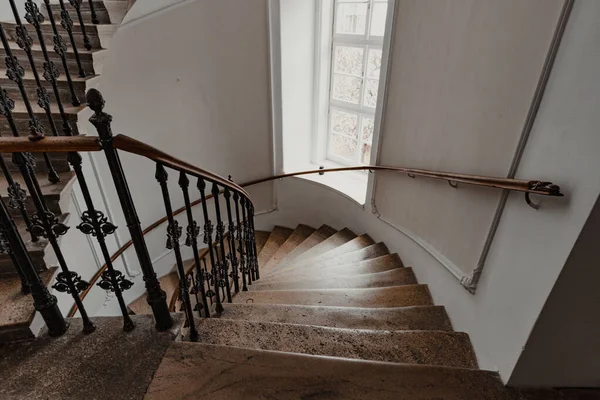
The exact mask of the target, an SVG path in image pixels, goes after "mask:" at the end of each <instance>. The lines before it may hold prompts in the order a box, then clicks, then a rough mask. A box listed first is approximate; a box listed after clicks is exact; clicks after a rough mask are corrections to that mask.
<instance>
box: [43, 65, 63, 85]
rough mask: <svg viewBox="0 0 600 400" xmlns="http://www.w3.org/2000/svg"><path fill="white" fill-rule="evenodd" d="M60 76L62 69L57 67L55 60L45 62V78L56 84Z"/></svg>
mask: <svg viewBox="0 0 600 400" xmlns="http://www.w3.org/2000/svg"><path fill="white" fill-rule="evenodd" d="M59 77H60V71H59V70H58V68H56V64H54V61H47V62H45V63H44V79H46V80H47V81H48V82H50V83H52V84H56V80H57V79H58V78H59Z"/></svg>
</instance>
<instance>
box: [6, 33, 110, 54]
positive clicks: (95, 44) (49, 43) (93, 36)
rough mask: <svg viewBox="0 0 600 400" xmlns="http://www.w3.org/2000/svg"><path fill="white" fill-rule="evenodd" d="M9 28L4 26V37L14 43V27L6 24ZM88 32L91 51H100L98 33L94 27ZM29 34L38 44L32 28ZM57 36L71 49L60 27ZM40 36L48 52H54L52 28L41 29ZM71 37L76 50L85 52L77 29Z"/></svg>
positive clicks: (15, 37)
mask: <svg viewBox="0 0 600 400" xmlns="http://www.w3.org/2000/svg"><path fill="white" fill-rule="evenodd" d="M6 25H9V26H6V27H5V29H6V35H7V36H8V39H9V40H12V41H16V40H17V36H16V34H15V27H14V26H10V24H6ZM89 28H90V29H89V30H86V33H87V35H88V38H89V39H90V44H91V45H92V49H101V48H102V46H101V45H100V37H99V36H98V31H97V29H96V28H95V27H94V26H90V27H89ZM28 30H29V33H30V35H31V37H32V39H33V42H34V43H36V44H39V38H38V37H37V34H35V31H33V27H28ZM59 34H60V35H61V36H62V38H63V39H64V41H65V43H67V45H68V46H69V48H71V47H72V46H71V41H70V38H69V36H68V34H67V32H66V31H65V30H64V29H63V28H62V27H61V28H60V29H59ZM42 36H43V38H44V42H45V44H46V47H47V48H48V52H54V32H52V28H51V27H50V26H44V27H43V29H42ZM73 37H74V39H75V44H76V45H77V48H78V49H81V51H84V50H85V46H84V41H83V35H82V34H81V32H80V29H79V27H76V26H74V27H73ZM25 61H26V60H25V59H24V60H23V61H22V63H24V62H25Z"/></svg>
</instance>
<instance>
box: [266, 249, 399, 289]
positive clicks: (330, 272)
mask: <svg viewBox="0 0 600 400" xmlns="http://www.w3.org/2000/svg"><path fill="white" fill-rule="evenodd" d="M403 267H404V265H403V264H402V261H401V260H400V257H399V256H398V254H386V255H383V256H379V257H376V258H371V259H368V260H364V261H359V262H355V263H349V264H341V265H336V266H331V267H329V268H321V267H319V266H316V267H312V266H310V265H308V266H305V267H304V268H302V269H298V270H293V271H289V272H287V273H286V274H280V275H274V274H273V275H266V276H265V277H261V280H260V283H271V282H279V281H284V280H285V281H287V280H290V279H308V278H311V277H314V276H315V274H318V276H319V278H332V277H336V276H339V275H364V274H372V273H377V272H384V271H389V270H392V269H396V268H403Z"/></svg>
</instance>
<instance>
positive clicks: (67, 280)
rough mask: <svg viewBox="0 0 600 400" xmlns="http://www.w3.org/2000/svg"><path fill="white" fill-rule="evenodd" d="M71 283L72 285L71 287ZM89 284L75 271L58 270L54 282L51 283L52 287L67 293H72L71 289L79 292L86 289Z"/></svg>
mask: <svg viewBox="0 0 600 400" xmlns="http://www.w3.org/2000/svg"><path fill="white" fill-rule="evenodd" d="M71 284H72V285H73V287H71ZM89 286H90V284H89V283H88V282H86V281H84V280H83V279H81V276H79V274H77V272H75V271H68V272H64V271H63V272H59V274H58V275H57V276H56V283H55V284H54V285H52V287H53V288H54V289H56V290H57V291H59V292H61V293H67V294H73V290H75V292H76V293H77V294H79V293H81V292H83V291H84V290H86V289H87V288H88V287H89Z"/></svg>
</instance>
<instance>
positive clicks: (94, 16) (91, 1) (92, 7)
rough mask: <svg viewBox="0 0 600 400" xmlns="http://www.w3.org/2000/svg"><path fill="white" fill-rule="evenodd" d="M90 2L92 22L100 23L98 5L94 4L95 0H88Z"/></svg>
mask: <svg viewBox="0 0 600 400" xmlns="http://www.w3.org/2000/svg"><path fill="white" fill-rule="evenodd" d="M88 1H89V3H90V11H91V13H92V22H93V23H94V24H96V25H98V24H99V23H100V20H99V19H98V14H96V6H94V1H93V0H88Z"/></svg>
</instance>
